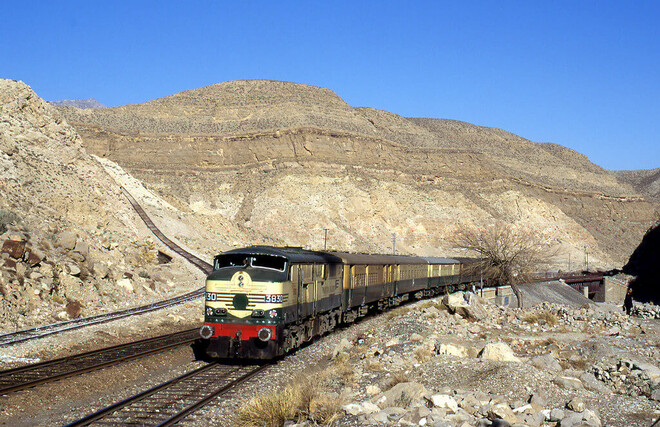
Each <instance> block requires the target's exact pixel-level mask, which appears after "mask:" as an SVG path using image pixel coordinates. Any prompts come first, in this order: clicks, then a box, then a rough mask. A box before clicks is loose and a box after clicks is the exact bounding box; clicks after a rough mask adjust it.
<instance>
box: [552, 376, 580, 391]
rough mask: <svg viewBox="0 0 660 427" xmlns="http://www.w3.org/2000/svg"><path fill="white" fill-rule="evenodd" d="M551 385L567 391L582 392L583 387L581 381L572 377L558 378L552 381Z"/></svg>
mask: <svg viewBox="0 0 660 427" xmlns="http://www.w3.org/2000/svg"><path fill="white" fill-rule="evenodd" d="M552 382H553V383H555V384H557V385H558V386H560V387H563V388H565V389H568V390H582V389H584V385H583V384H582V381H580V380H579V379H577V378H573V377H564V376H559V377H556V378H554V379H553V380H552Z"/></svg>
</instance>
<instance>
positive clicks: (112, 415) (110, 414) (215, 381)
mask: <svg viewBox="0 0 660 427" xmlns="http://www.w3.org/2000/svg"><path fill="white" fill-rule="evenodd" d="M268 366H270V365H269V364H266V365H260V366H232V365H223V364H221V363H219V362H213V363H209V364H207V365H205V366H202V367H201V368H198V369H195V370H193V371H191V372H188V373H186V374H183V375H181V376H179V377H177V378H174V379H171V380H169V381H166V382H164V383H162V384H160V385H157V386H156V387H152V388H150V389H149V390H145V391H143V392H141V393H138V394H136V395H134V396H131V397H129V398H127V399H124V400H122V401H120V402H117V403H115V404H113V405H110V406H108V407H106V408H103V409H101V410H99V411H97V412H95V413H93V414H90V415H88V416H86V417H85V418H82V419H80V420H77V421H75V422H73V423H71V424H69V426H86V425H117V426H125V425H140V426H150V425H158V426H168V425H172V424H175V423H177V422H179V421H180V420H181V419H183V418H184V417H186V416H188V415H189V414H191V413H193V412H195V411H196V410H198V409H199V408H201V407H203V406H204V405H206V404H207V403H209V402H210V401H211V400H213V399H215V398H216V397H218V396H221V395H223V394H225V393H227V392H228V391H230V390H231V389H232V388H234V387H236V386H237V385H239V384H241V383H243V382H245V381H247V380H248V379H250V378H252V377H254V376H255V375H257V374H259V373H260V372H262V371H264V370H265V369H266V368H267V367H268ZM219 421H222V420H219Z"/></svg>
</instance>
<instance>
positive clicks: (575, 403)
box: [566, 397, 587, 412]
mask: <svg viewBox="0 0 660 427" xmlns="http://www.w3.org/2000/svg"><path fill="white" fill-rule="evenodd" d="M566 407H567V408H568V409H570V410H571V411H573V412H583V411H584V410H585V409H587V405H586V404H585V403H584V400H582V399H580V398H579V397H575V398H573V399H571V400H570V401H569V402H568V403H567V404H566Z"/></svg>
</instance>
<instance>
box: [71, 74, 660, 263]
mask: <svg viewBox="0 0 660 427" xmlns="http://www.w3.org/2000/svg"><path fill="white" fill-rule="evenodd" d="M61 111H62V112H63V114H64V115H65V116H66V117H67V119H68V120H69V121H70V122H71V123H72V124H73V125H74V127H76V129H77V130H78V131H79V133H80V134H81V135H82V137H83V144H84V145H85V147H86V149H87V150H88V151H89V152H91V153H94V154H96V155H98V156H103V157H106V158H108V159H110V160H113V161H115V162H117V163H118V164H119V165H121V166H123V167H124V168H125V169H127V170H128V171H130V172H131V173H132V174H133V175H134V176H136V177H137V178H139V179H140V180H142V181H143V182H145V183H147V184H148V186H149V187H150V188H152V189H153V190H154V191H155V192H156V193H157V194H159V195H160V196H162V197H163V198H164V199H166V200H168V201H169V202H170V203H171V204H172V205H174V206H176V207H177V208H178V209H181V210H182V211H185V212H190V213H194V214H195V215H196V217H197V218H198V220H199V221H200V223H205V224H207V228H206V230H207V231H206V232H207V233H210V234H208V235H206V236H204V237H205V238H208V239H209V241H211V242H213V243H210V245H211V247H209V249H213V250H224V249H228V248H231V247H232V246H241V245H246V244H251V243H273V244H289V245H299V246H307V247H311V248H315V249H319V248H322V247H323V244H324V240H323V239H324V229H325V228H327V229H328V246H329V247H332V248H336V249H341V250H351V251H369V252H374V251H377V252H389V251H391V246H392V240H393V234H396V247H397V250H398V251H399V252H402V253H414V254H421V255H460V254H457V253H456V252H455V250H453V249H452V248H451V247H450V245H449V244H448V243H447V239H448V238H449V237H450V236H451V235H452V233H453V232H454V231H455V229H456V227H457V226H459V225H460V224H466V223H474V224H476V225H477V226H483V225H485V224H487V223H489V222H492V221H493V220H494V219H499V220H504V221H507V222H514V223H515V222H520V223H526V224H527V225H531V226H533V227H534V228H536V229H537V230H539V231H541V232H542V233H543V234H544V235H545V236H546V238H547V239H548V240H549V241H552V242H555V243H558V244H559V245H560V246H561V247H562V252H561V255H560V258H559V259H558V260H557V267H558V268H562V269H566V268H568V267H569V264H572V265H570V266H571V267H572V268H579V267H583V266H584V261H585V259H584V258H585V250H586V251H587V252H588V253H589V260H590V265H591V266H594V265H598V266H601V267H609V266H620V265H622V264H623V262H625V260H626V259H627V257H628V256H629V254H630V253H631V252H632V250H633V249H634V247H635V246H636V244H637V243H638V242H639V240H640V239H641V236H642V235H643V233H644V230H646V229H647V228H648V226H649V225H650V224H651V223H652V222H653V220H654V219H655V217H657V215H658V204H657V203H653V202H649V201H647V200H645V199H644V198H643V197H642V196H641V195H640V194H639V193H638V192H637V191H636V190H635V189H633V187H632V186H631V185H629V184H625V183H621V182H620V181H618V180H617V179H616V177H615V176H614V174H613V173H611V172H609V171H606V170H604V169H602V168H600V167H598V166H596V165H594V164H592V163H591V162H589V160H588V159H587V158H586V157H585V156H583V155H581V154H579V153H576V152H574V151H572V150H569V149H567V148H564V147H561V146H558V145H555V144H547V143H546V144H541V143H534V142H531V141H528V140H526V139H524V138H521V137H519V136H516V135H513V134H511V133H509V132H506V131H503V130H499V129H493V128H484V127H479V126H474V125H471V124H468V123H463V122H457V121H451V120H439V119H414V118H404V117H401V116H397V115H395V114H392V113H389V112H386V111H379V110H374V109H370V108H353V107H351V106H349V105H348V104H346V103H345V102H344V101H342V100H341V98H339V97H338V96H337V95H336V94H334V93H333V92H331V91H330V90H328V89H323V88H317V87H311V86H306V85H301V84H295V83H286V82H273V81H263V80H258V81H234V82H227V83H221V84H216V85H213V86H208V87H204V88H200V89H195V90H190V91H186V92H182V93H178V94H175V95H172V96H168V97H165V98H161V99H157V100H154V101H151V102H147V103H144V104H139V105H127V106H123V107H117V108H109V109H103V110H79V109H74V108H62V109H61ZM214 224H216V225H215V226H214ZM585 246H586V247H587V248H586V249H585Z"/></svg>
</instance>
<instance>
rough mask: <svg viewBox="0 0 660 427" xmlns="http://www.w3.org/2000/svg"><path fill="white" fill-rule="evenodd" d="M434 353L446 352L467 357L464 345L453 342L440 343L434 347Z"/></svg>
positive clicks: (450, 354)
mask: <svg viewBox="0 0 660 427" xmlns="http://www.w3.org/2000/svg"><path fill="white" fill-rule="evenodd" d="M435 352H436V354H446V355H449V356H458V357H468V351H467V349H466V348H465V347H463V346H460V345H454V344H444V343H440V344H438V345H437V346H436V348H435Z"/></svg>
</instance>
